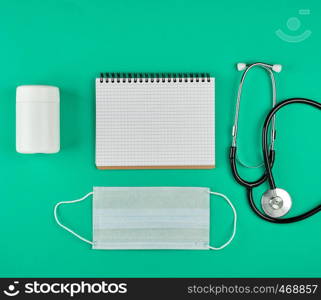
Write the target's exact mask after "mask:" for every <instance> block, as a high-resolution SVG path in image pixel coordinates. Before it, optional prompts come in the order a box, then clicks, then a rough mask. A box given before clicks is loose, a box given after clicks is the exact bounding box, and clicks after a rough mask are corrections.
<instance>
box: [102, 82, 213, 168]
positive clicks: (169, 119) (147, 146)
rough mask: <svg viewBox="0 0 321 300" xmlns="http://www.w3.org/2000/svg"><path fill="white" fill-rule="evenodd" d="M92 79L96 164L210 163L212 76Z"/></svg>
mask: <svg viewBox="0 0 321 300" xmlns="http://www.w3.org/2000/svg"><path fill="white" fill-rule="evenodd" d="M122 81H123V80H122V78H121V80H120V82H117V81H116V80H115V82H114V83H112V82H111V81H110V80H109V82H105V80H104V82H102V83H101V82H100V79H99V78H97V79H96V165H97V167H98V168H106V169H108V168H110V169H113V168H125V169H126V168H214V166H215V147H214V140H215V125H214V124H215V120H214V116H215V113H214V100H215V99H214V95H215V92H214V82H215V81H214V78H212V77H211V78H210V81H209V82H208V81H207V80H205V81H204V82H202V81H201V80H199V82H196V81H195V79H194V82H190V79H189V78H188V82H185V81H183V82H179V81H178V80H177V82H173V80H172V81H171V82H167V80H166V82H162V81H161V82H156V81H154V82H150V80H149V82H145V80H144V81H143V82H136V83H134V82H133V80H132V82H131V83H129V82H122Z"/></svg>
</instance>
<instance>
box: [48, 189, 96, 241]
mask: <svg viewBox="0 0 321 300" xmlns="http://www.w3.org/2000/svg"><path fill="white" fill-rule="evenodd" d="M92 194H93V192H90V193H88V194H87V195H85V196H84V197H82V198H80V199H77V200H72V201H61V202H58V203H57V204H56V205H55V208H54V216H55V220H56V222H57V224H58V225H59V226H60V227H62V228H63V229H65V230H67V231H69V232H70V233H71V234H73V235H74V236H76V237H77V238H79V239H81V240H82V241H84V242H86V243H88V244H90V245H93V244H94V243H93V242H92V241H89V240H87V239H85V238H84V237H82V236H81V235H79V234H78V233H76V232H74V231H73V230H71V229H70V228H68V227H67V226H65V225H63V224H62V223H61V222H60V221H59V219H58V215H57V209H58V207H59V206H60V205H62V204H70V203H77V202H81V201H83V200H85V199H86V198H88V197H89V196H90V195H92Z"/></svg>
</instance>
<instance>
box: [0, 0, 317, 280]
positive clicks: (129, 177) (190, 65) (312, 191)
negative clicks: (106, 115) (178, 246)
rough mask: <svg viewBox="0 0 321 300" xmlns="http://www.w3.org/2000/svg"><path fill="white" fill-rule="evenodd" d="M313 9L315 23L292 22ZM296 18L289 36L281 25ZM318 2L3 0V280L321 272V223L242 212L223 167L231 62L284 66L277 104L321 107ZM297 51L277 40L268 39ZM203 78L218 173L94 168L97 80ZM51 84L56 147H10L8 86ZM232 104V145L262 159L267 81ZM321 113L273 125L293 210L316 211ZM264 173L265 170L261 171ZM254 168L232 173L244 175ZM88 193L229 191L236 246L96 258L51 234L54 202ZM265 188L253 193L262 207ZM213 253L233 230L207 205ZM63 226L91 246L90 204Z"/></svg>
mask: <svg viewBox="0 0 321 300" xmlns="http://www.w3.org/2000/svg"><path fill="white" fill-rule="evenodd" d="M299 9H310V12H311V13H310V15H299V13H298V11H299ZM290 17H298V18H299V19H300V20H301V22H302V24H301V27H300V28H299V29H298V30H297V31H296V32H291V31H290V30H289V28H287V23H286V22H287V20H288V19H289V18H290ZM320 20H321V2H320V1H294V0H291V1H290V0H289V1H279V0H271V1H236V0H235V1H173V0H172V1H165V0H163V1H106V0H100V1H98V0H90V1H89V0H87V1H85V0H83V1H80V0H64V1H40V0H37V1H32V0H29V1H18V0H15V1H1V2H0V58H1V75H0V76H1V80H0V99H1V109H0V120H1V130H0V135H1V138H0V140H1V142H0V165H1V173H0V180H1V202H0V203H1V209H0V236H1V238H0V275H1V276H2V277H8V276H30V277H36V276H49V277H51V276H52V277H54V276H58V277H59V276H67V277H68V276H79V277H85V276H89V277H105V276H106V277H116V276H117V277H126V276H129V277H143V276H145V277H179V276H183V277H205V276H206V277H248V276H254V277H265V276H276V277H284V276H288V277H296V276H304V277H311V276H318V277H320V276H321V255H320V253H321V239H320V228H321V227H320V224H321V214H318V215H315V216H313V217H312V218H309V219H308V220H305V221H303V222H299V223H296V224H289V225H275V224H271V223H267V222H265V221H263V220H261V219H259V218H258V217H256V216H255V215H254V214H253V213H252V211H251V210H250V208H249V206H248V204H247V200H246V197H245V190H244V188H243V187H241V186H239V185H238V184H236V183H235V181H234V180H233V178H232V175H231V171H230V167H229V163H228V148H229V145H230V142H231V136H230V133H231V127H232V122H233V117H234V105H235V95H236V89H237V86H238V82H239V79H240V76H241V74H240V73H238V72H237V71H236V69H235V63H236V62H239V61H244V62H255V61H264V62H271V63H281V64H282V65H283V66H284V70H283V72H282V73H280V74H277V75H276V77H277V85H278V91H279V93H278V100H281V99H285V98H288V97H294V96H304V97H310V98H312V99H315V100H319V101H321V88H320V86H321V68H320V67H321V55H320V45H321V32H320V28H321V26H320ZM279 28H280V29H282V30H283V31H284V32H285V33H288V34H292V35H297V34H300V33H302V32H304V31H305V30H307V29H308V30H311V31H312V35H311V37H309V38H308V39H307V40H305V41H303V42H301V43H288V42H285V41H283V40H281V39H279V38H278V37H277V36H276V34H275V31H276V30H277V29H279ZM108 71H119V72H127V71H131V72H139V71H143V72H162V71H163V72H211V73H212V74H214V76H215V77H216V84H217V85H216V158H217V160H216V164H217V168H216V169H214V170H141V171H133V170H128V171H99V170H97V169H96V167H95V164H94V156H95V152H94V150H95V149H94V138H95V128H94V122H95V113H94V107H95V106H94V105H95V91H94V79H95V77H96V76H97V75H99V73H100V72H108ZM22 84H49V85H56V86H58V87H59V88H60V91H61V151H60V152H59V153H58V154H53V155H41V154H39V155H24V154H18V153H17V152H16V151H15V89H16V87H17V86H18V85H22ZM244 88H245V90H244V97H243V102H242V105H241V116H240V135H239V142H240V143H239V148H240V155H241V156H242V158H243V159H245V160H247V161H248V162H251V163H255V162H258V161H259V160H260V159H261V139H260V134H261V125H262V121H263V118H264V115H265V114H266V113H267V111H268V110H269V105H270V102H269V101H270V89H269V81H268V78H267V77H266V74H264V72H263V71H260V70H256V71H253V72H252V73H250V74H249V77H248V81H247V82H246V83H245V87H244ZM320 117H321V112H319V111H315V110H313V109H312V108H306V107H302V106H293V107H288V108H286V109H284V110H283V111H281V112H280V113H279V115H278V120H277V127H278V133H277V138H278V139H277V141H276V151H277V157H276V165H275V168H274V172H275V177H276V183H277V184H278V186H279V187H282V188H285V189H287V190H289V191H290V193H291V195H292V196H293V202H294V203H293V210H292V212H291V215H295V214H297V213H299V212H303V211H305V210H307V209H310V208H311V207H313V206H314V205H316V204H318V203H320V199H321V196H320V194H321V193H320V182H321V168H320V166H321V156H320V149H321V139H320ZM260 171H261V170H260ZM260 171H252V170H243V169H242V170H241V173H242V174H246V176H247V177H248V178H255V176H257V175H258V173H259V172H260ZM93 186H205V187H210V188H212V189H213V190H214V191H218V192H222V193H225V194H227V195H228V196H229V197H230V198H231V199H232V201H233V203H234V204H235V206H236V208H237V211H238V214H239V221H238V231H237V235H236V237H235V240H234V241H233V243H232V244H231V245H230V246H229V247H227V248H226V249H224V250H222V251H219V252H215V251H99V250H91V249H90V246H89V245H87V244H85V243H83V242H81V241H79V240H78V239H76V238H74V237H73V236H71V235H70V234H69V233H67V232H65V231H63V230H62V229H61V228H59V227H58V226H57V225H56V224H55V222H54V219H53V206H54V204H55V203H56V202H58V201H62V200H72V199H77V198H79V197H81V196H82V195H84V194H85V193H87V192H89V191H91V190H92V187H93ZM266 188H267V186H262V187H261V188H258V189H257V190H256V191H255V199H256V200H257V201H258V202H259V201H260V196H261V193H262V192H263V191H264V190H265V189H266ZM211 209H212V237H211V240H212V244H215V245H218V244H220V243H223V242H224V241H225V240H226V239H227V238H228V236H229V234H230V232H231V222H232V215H231V212H230V210H229V208H228V206H227V205H226V203H224V201H222V200H221V199H219V198H217V199H216V198H215V200H213V202H212V207H211ZM61 215H62V217H63V220H64V222H65V223H66V224H68V225H69V226H71V227H72V228H74V229H77V231H78V232H79V233H83V235H84V236H86V237H88V238H90V237H91V201H87V202H84V203H81V204H77V205H73V206H72V207H64V208H63V209H62V210H61Z"/></svg>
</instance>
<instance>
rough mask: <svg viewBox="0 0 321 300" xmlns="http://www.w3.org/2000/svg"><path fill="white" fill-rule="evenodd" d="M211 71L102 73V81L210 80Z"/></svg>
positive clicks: (158, 81)
mask: <svg viewBox="0 0 321 300" xmlns="http://www.w3.org/2000/svg"><path fill="white" fill-rule="evenodd" d="M210 81H211V76H210V74H209V73H100V82H101V83H102V82H107V83H108V82H111V83H115V82H117V83H120V82H123V83H125V82H128V83H136V82H138V83H143V82H157V83H162V82H210Z"/></svg>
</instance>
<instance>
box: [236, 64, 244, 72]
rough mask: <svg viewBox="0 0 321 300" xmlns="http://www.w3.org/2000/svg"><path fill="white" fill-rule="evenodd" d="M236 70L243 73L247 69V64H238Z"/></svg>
mask: <svg viewBox="0 0 321 300" xmlns="http://www.w3.org/2000/svg"><path fill="white" fill-rule="evenodd" d="M236 68H237V70H238V71H243V70H245V68H246V64H245V63H237V64H236Z"/></svg>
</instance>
